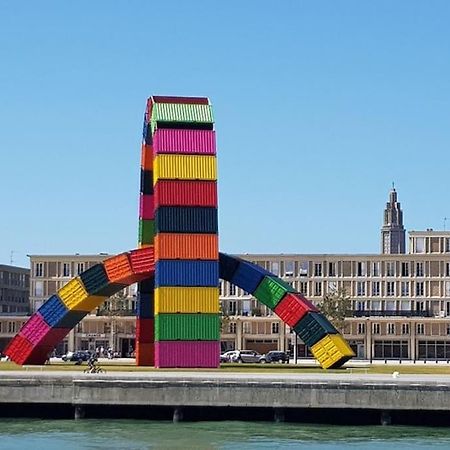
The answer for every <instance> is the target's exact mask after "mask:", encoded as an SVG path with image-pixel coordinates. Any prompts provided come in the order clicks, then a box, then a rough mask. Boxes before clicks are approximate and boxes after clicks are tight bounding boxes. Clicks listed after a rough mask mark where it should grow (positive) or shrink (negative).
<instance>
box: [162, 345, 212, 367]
mask: <svg viewBox="0 0 450 450" xmlns="http://www.w3.org/2000/svg"><path fill="white" fill-rule="evenodd" d="M219 355H220V342H217V341H203V342H195V341H191V342H189V341H188V342H177V341H166V342H156V343H155V366H156V367H159V368H169V367H205V368H216V367H219V365H220V363H219Z"/></svg>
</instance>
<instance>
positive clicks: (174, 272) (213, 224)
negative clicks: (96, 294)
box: [148, 97, 220, 367]
mask: <svg viewBox="0 0 450 450" xmlns="http://www.w3.org/2000/svg"><path fill="white" fill-rule="evenodd" d="M150 103H151V108H148V109H150V111H151V113H150V127H151V130H152V146H153V155H154V159H153V183H154V193H155V199H154V200H155V201H154V205H155V231H156V235H155V263H156V266H155V341H156V342H155V365H156V366H157V367H218V365H219V353H220V335H219V332H220V320H219V290H218V285H219V262H218V258H219V253H218V230H217V162H216V138H215V131H214V129H213V127H214V125H213V116H212V108H211V105H210V104H209V101H208V99H207V98H191V97H189V98H187V97H152V98H151V99H150Z"/></svg>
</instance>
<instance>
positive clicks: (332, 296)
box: [318, 288, 353, 332]
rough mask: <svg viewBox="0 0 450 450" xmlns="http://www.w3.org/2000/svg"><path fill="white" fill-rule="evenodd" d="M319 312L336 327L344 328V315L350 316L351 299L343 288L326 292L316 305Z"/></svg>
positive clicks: (339, 329) (341, 329)
mask: <svg viewBox="0 0 450 450" xmlns="http://www.w3.org/2000/svg"><path fill="white" fill-rule="evenodd" d="M318 308H319V309H320V312H321V313H322V314H324V315H325V316H326V317H327V318H328V320H329V321H330V322H332V324H333V325H334V326H335V327H336V328H337V329H338V331H341V332H342V331H343V330H344V322H345V318H346V317H351V316H352V310H353V308H352V301H351V300H350V296H349V295H348V294H347V292H346V290H345V288H339V289H337V290H335V291H334V292H330V293H328V294H326V295H325V296H324V297H323V299H322V300H321V302H320V303H319V305H318Z"/></svg>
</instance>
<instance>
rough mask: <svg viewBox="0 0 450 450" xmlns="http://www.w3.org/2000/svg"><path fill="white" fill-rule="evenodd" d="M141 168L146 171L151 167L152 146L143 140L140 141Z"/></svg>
mask: <svg viewBox="0 0 450 450" xmlns="http://www.w3.org/2000/svg"><path fill="white" fill-rule="evenodd" d="M141 169H142V170H148V171H151V170H152V169H153V148H152V146H151V145H147V144H146V143H145V142H143V143H142V147H141ZM152 184H153V181H152Z"/></svg>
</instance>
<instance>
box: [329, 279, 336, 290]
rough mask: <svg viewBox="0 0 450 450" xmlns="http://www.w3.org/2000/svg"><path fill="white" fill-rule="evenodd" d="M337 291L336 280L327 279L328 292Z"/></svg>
mask: <svg viewBox="0 0 450 450" xmlns="http://www.w3.org/2000/svg"><path fill="white" fill-rule="evenodd" d="M336 291H337V283H336V281H329V282H328V292H330V293H334V292H336Z"/></svg>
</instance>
